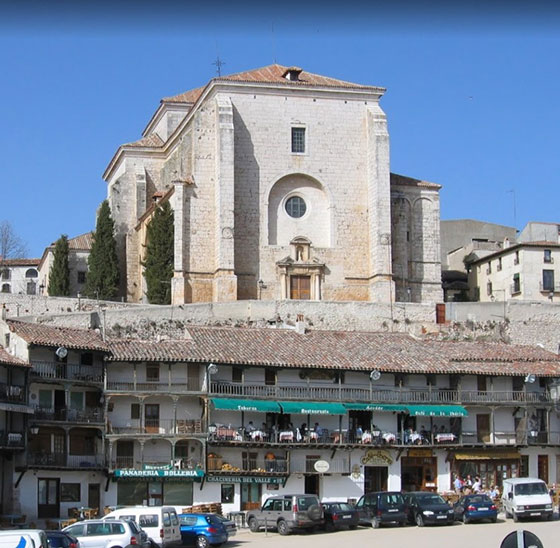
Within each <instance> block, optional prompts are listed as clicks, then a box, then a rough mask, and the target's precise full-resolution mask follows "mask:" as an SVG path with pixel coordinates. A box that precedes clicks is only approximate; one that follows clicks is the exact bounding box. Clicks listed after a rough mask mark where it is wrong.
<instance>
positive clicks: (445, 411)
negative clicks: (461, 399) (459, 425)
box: [406, 405, 468, 417]
mask: <svg viewBox="0 0 560 548" xmlns="http://www.w3.org/2000/svg"><path fill="white" fill-rule="evenodd" d="M406 409H407V410H408V412H409V413H410V414H411V415H412V416H413V417H466V416H467V415H468V413H467V410H466V409H465V408H464V407H463V406H462V405H407V406H406Z"/></svg>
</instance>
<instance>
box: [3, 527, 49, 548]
mask: <svg viewBox="0 0 560 548" xmlns="http://www.w3.org/2000/svg"><path fill="white" fill-rule="evenodd" d="M0 548H48V541H47V535H46V534H45V531H43V530H42V529H11V530H5V531H0Z"/></svg>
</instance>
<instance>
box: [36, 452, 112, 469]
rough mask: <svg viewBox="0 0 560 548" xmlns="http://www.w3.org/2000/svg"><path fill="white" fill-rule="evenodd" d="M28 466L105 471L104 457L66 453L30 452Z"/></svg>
mask: <svg viewBox="0 0 560 548" xmlns="http://www.w3.org/2000/svg"><path fill="white" fill-rule="evenodd" d="M26 464H27V466H28V467H33V468H56V469H60V468H75V469H92V468H94V469H103V468H104V467H105V456H104V455H101V454H99V455H67V454H66V453H50V452H45V451H41V452H28V453H27V455H26Z"/></svg>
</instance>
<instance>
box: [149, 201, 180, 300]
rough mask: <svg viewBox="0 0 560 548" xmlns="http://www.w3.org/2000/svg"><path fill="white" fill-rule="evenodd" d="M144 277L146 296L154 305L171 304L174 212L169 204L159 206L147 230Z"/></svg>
mask: <svg viewBox="0 0 560 548" xmlns="http://www.w3.org/2000/svg"><path fill="white" fill-rule="evenodd" d="M147 240H148V242H147V245H146V259H145V261H144V262H143V263H142V264H143V266H144V277H145V279H146V288H147V290H146V296H147V297H148V302H150V303H152V304H170V303H171V278H172V277H173V210H172V209H171V206H170V205H169V202H165V203H164V204H163V205H161V206H159V207H158V208H157V209H156V211H155V213H154V216H153V217H152V220H151V221H150V223H149V224H148V228H147Z"/></svg>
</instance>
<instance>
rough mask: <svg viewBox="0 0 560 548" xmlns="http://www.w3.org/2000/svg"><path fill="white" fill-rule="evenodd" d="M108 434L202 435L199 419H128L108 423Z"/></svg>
mask: <svg viewBox="0 0 560 548" xmlns="http://www.w3.org/2000/svg"><path fill="white" fill-rule="evenodd" d="M107 433H108V434H130V435H132V436H136V435H143V434H149V435H150V436H151V437H153V436H154V435H157V434H161V435H163V436H169V435H181V434H202V424H201V421H200V419H197V420H183V419H177V420H175V419H159V420H145V421H141V420H140V419H130V420H127V421H126V422H117V423H109V425H108V428H107Z"/></svg>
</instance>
